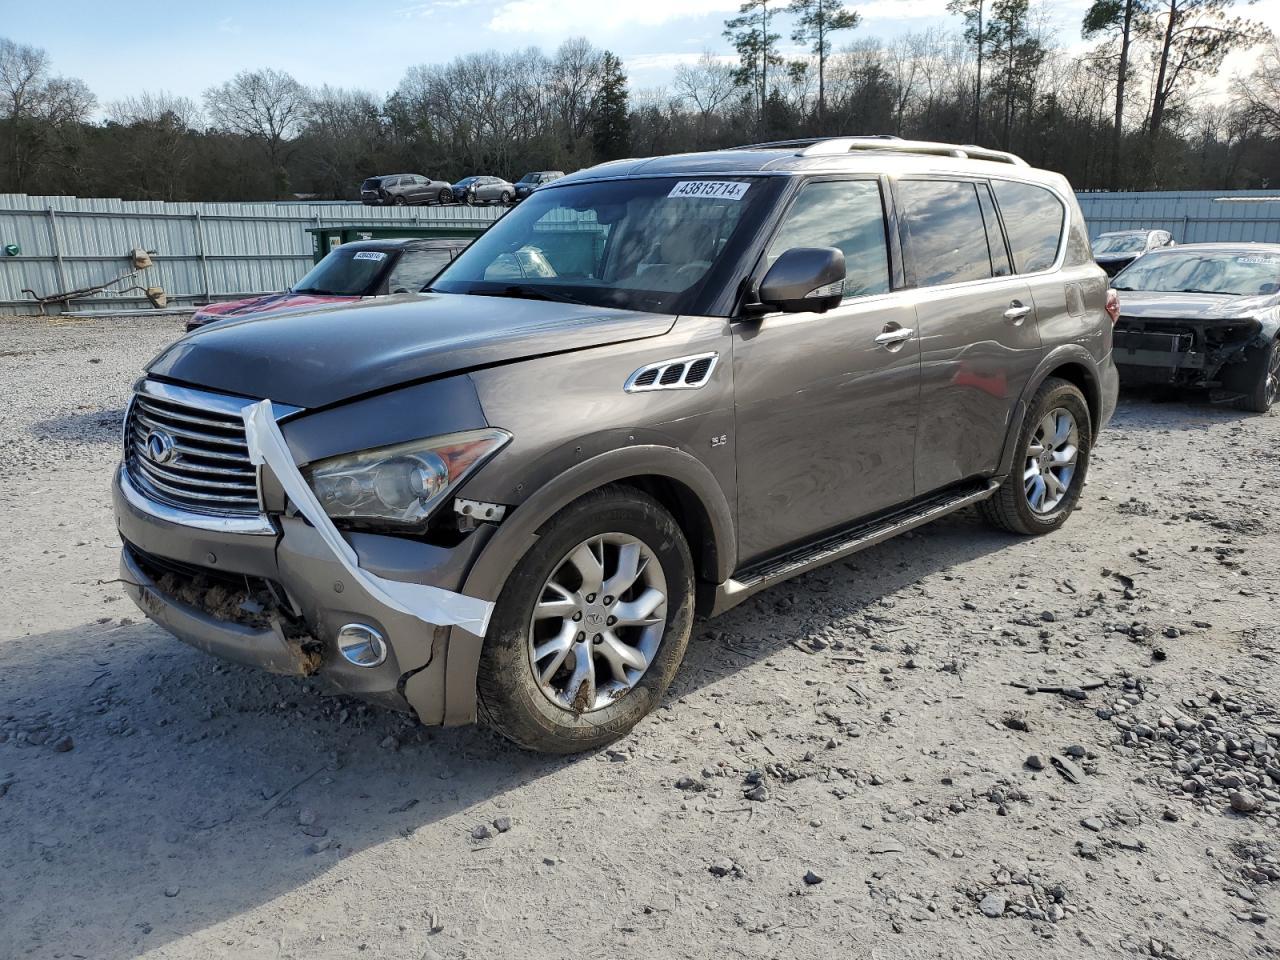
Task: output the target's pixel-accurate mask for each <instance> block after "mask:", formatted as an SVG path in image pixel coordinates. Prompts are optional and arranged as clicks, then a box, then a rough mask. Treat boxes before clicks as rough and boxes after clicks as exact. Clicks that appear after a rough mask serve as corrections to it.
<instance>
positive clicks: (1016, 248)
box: [992, 180, 1066, 273]
mask: <svg viewBox="0 0 1280 960" xmlns="http://www.w3.org/2000/svg"><path fill="white" fill-rule="evenodd" d="M992 186H993V187H994V188H995V191H996V202H997V203H998V204H1000V213H1001V214H1002V215H1003V217H1004V225H1005V229H1006V230H1007V231H1008V232H1009V247H1010V249H1012V250H1013V262H1014V264H1015V266H1016V267H1017V269H1018V272H1019V273H1037V272H1038V271H1040V270H1048V269H1049V268H1050V267H1052V266H1053V264H1054V261H1055V260H1057V259H1058V245H1059V243H1061V241H1062V228H1063V226H1064V220H1065V219H1066V209H1065V208H1064V207H1063V206H1062V201H1061V200H1059V199H1058V198H1057V197H1056V196H1054V194H1053V192H1052V191H1050V190H1046V189H1045V188H1044V187H1038V186H1036V185H1035V184H1031V183H1014V182H1013V181H1011V180H994V181H992Z"/></svg>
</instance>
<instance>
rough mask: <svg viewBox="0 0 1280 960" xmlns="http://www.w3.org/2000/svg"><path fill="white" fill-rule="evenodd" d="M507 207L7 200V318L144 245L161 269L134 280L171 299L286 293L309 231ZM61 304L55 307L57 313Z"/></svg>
mask: <svg viewBox="0 0 1280 960" xmlns="http://www.w3.org/2000/svg"><path fill="white" fill-rule="evenodd" d="M502 212H503V210H502V208H499V207H462V206H459V207H365V206H362V205H360V204H358V203H350V204H347V203H336V204H335V203H317V204H307V203H280V204H277V203H161V202H159V201H129V200H98V199H80V198H77V197H33V196H27V195H25V194H0V248H3V247H4V246H5V245H6V244H11V243H14V244H17V245H18V246H19V247H20V249H21V251H22V252H21V253H20V254H19V255H18V256H16V257H11V256H4V255H3V253H2V252H0V311H4V312H19V313H28V312H39V308H38V307H37V306H36V305H35V304H34V303H33V301H32V298H31V296H30V295H29V294H25V293H23V292H22V290H23V289H24V288H29V289H32V290H35V291H37V292H38V293H40V294H49V293H53V292H57V291H65V290H72V289H81V288H85V287H92V286H96V285H97V284H101V283H105V282H106V281H108V280H111V279H113V278H115V277H117V276H119V275H120V274H122V273H124V272H126V271H127V270H128V268H129V262H128V259H127V258H128V255H129V252H130V251H131V250H132V249H133V248H135V247H141V248H143V249H144V250H154V251H156V253H155V255H154V257H153V259H154V261H155V266H153V267H151V268H150V269H148V270H145V271H143V272H142V273H140V274H139V275H138V278H137V280H136V281H128V282H126V283H124V284H121V285H120V286H121V287H127V286H129V285H131V284H132V283H135V282H136V283H138V284H139V285H140V286H161V287H164V289H165V291H166V293H168V294H169V298H170V302H171V303H173V302H183V303H190V302H192V301H193V300H197V299H199V300H204V299H206V298H209V299H214V300H217V299H228V298H232V297H237V296H247V295H249V294H254V293H267V292H270V291H275V290H284V289H286V288H287V287H289V286H291V285H292V284H294V283H296V282H297V281H298V280H299V279H300V278H301V277H302V275H303V274H304V273H306V271H307V270H308V269H309V268H310V267H311V261H312V238H311V234H309V233H307V229H308V228H309V227H323V226H331V225H338V224H378V225H383V226H425V227H432V226H438V227H444V228H448V227H452V228H458V227H471V228H481V229H483V228H484V227H487V226H488V225H489V224H490V223H492V222H493V221H494V220H496V219H497V218H498V217H499V216H500V215H501V214H502ZM138 306H146V300H145V299H144V298H143V297H142V296H141V294H139V293H138V292H136V291H135V292H134V293H132V294H130V295H127V296H122V295H112V294H110V293H104V294H98V295H95V296H93V297H89V298H85V299H82V300H76V301H75V302H74V304H73V305H72V307H71V309H84V308H86V307H92V308H110V307H114V308H117V309H125V308H130V307H138ZM57 309H58V308H57V307H51V308H50V310H51V312H52V311H56V310H57Z"/></svg>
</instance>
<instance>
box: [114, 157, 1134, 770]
mask: <svg viewBox="0 0 1280 960" xmlns="http://www.w3.org/2000/svg"><path fill="white" fill-rule="evenodd" d="M513 254H519V255H522V256H523V255H527V258H526V259H527V260H528V262H529V263H530V264H535V265H537V267H538V269H537V271H536V275H534V276H523V277H522V278H519V279H517V278H516V277H515V276H513V269H515V267H518V266H520V265H521V264H523V262H524V261H523V260H522V259H521V256H517V257H514V258H513V256H512V255H513ZM542 264H546V265H547V266H549V268H550V270H551V274H550V275H545V272H544V268H543V267H542ZM1114 310H1115V303H1114V298H1113V297H1112V296H1111V295H1109V293H1108V289H1107V278H1106V276H1105V274H1104V273H1103V272H1102V270H1101V269H1099V268H1098V266H1097V265H1096V264H1095V263H1094V262H1093V258H1092V256H1091V255H1090V252H1089V244H1088V239H1087V234H1086V233H1085V228H1084V224H1083V221H1082V218H1081V215H1080V210H1079V207H1078V205H1077V204H1076V201H1075V198H1074V196H1073V194H1072V191H1071V189H1070V187H1069V186H1068V184H1067V182H1066V180H1065V179H1063V178H1062V177H1061V176H1059V175H1057V174H1054V173H1049V172H1046V171H1042V170H1036V169H1033V168H1031V167H1029V166H1027V165H1026V164H1025V163H1023V162H1022V161H1021V160H1019V159H1018V158H1016V157H1013V156H1012V155H1010V154H1006V153H1000V152H996V151H988V150H981V149H979V148H974V147H963V148H961V147H957V146H954V145H940V144H927V143H913V142H911V141H897V140H894V141H887V140H878V139H873V138H856V137H855V138H843V139H828V140H816V141H792V142H787V143H783V144H769V145H763V146H756V147H750V148H741V149H736V150H728V151H721V152H715V153H704V154H689V155H683V156H675V157H660V158H651V159H646V160H628V161H621V162H616V163H611V164H608V165H605V166H602V167H598V168H594V169H590V170H585V171H580V172H578V173H575V174H572V175H570V176H568V177H565V178H563V179H562V180H559V181H557V182H556V183H553V184H550V185H549V186H547V187H546V188H545V189H540V190H537V191H536V192H534V194H533V195H532V196H530V197H529V199H528V200H526V201H525V202H524V203H522V204H521V205H520V206H518V207H516V208H515V209H514V210H513V211H512V212H511V213H510V214H508V215H507V216H506V217H504V218H503V219H501V220H499V221H498V222H497V223H495V224H494V225H493V226H492V227H490V229H489V230H488V231H487V232H485V233H484V234H483V235H482V236H481V237H480V238H479V239H477V240H476V241H475V243H473V244H472V245H471V246H470V247H469V248H468V249H467V250H466V251H464V252H463V253H462V254H461V255H460V256H459V257H458V258H457V259H456V260H454V261H453V262H452V263H451V264H450V265H449V266H448V267H447V268H445V270H444V272H443V273H441V274H440V276H438V277H437V278H436V279H435V280H434V281H432V284H431V287H430V292H428V293H427V294H426V295H424V296H421V297H417V298H414V299H412V300H409V299H407V298H387V299H384V300H381V301H372V302H368V303H363V304H353V305H348V306H344V307H339V308H336V309H334V310H329V311H324V312H321V313H314V314H292V315H288V316H283V317H280V318H279V319H278V320H273V321H272V322H270V323H245V324H228V325H215V326H214V327H212V328H210V329H208V330H206V331H203V332H201V333H199V334H197V335H195V336H193V337H189V338H187V339H185V340H183V341H181V342H180V344H178V345H175V346H173V347H170V348H169V349H168V350H166V351H164V352H163V353H161V354H160V355H159V356H157V357H156V358H155V359H154V360H153V361H152V362H151V363H150V364H149V365H148V368H147V375H146V377H145V378H144V379H142V380H141V381H140V382H139V383H138V385H137V386H136V388H135V390H136V392H135V395H134V398H133V401H132V404H131V405H130V408H129V410H128V412H127V420H126V428H125V430H126V444H125V448H124V455H123V463H122V465H121V467H120V468H119V469H118V470H117V471H116V474H115V494H114V495H115V510H116V514H117V521H118V527H119V530H120V534H121V536H122V538H123V540H124V547H123V554H122V559H121V570H122V573H121V579H122V581H123V583H124V584H125V589H126V590H127V591H128V592H129V594H130V595H131V596H132V597H133V598H134V599H135V601H136V602H137V603H138V605H139V606H140V607H141V608H142V609H143V610H144V611H145V612H146V613H147V615H148V616H149V617H151V618H152V619H153V620H155V621H156V622H157V623H159V624H161V625H162V626H164V627H165V628H167V629H168V630H170V631H171V632H172V633H174V634H176V635H177V636H178V637H180V638H182V639H183V640H186V641H187V642H189V643H192V644H194V645H195V646H197V647H200V648H202V649H204V650H207V651H210V652H212V653H215V654H218V655H220V656H224V657H227V658H230V659H233V660H239V661H241V662H245V663H251V664H257V665H258V666H261V667H265V668H266V669H269V670H275V671H278V672H282V673H291V674H297V675H315V676H317V677H318V678H320V679H321V680H322V681H324V682H327V683H328V684H330V685H331V686H333V687H335V688H337V689H339V690H343V691H346V692H348V693H355V694H359V695H361V696H363V697H366V698H369V699H371V700H374V701H377V702H379V703H382V704H387V705H391V706H396V707H399V708H400V709H405V710H412V712H413V713H414V715H415V716H416V717H417V718H418V719H419V720H421V721H423V722H425V723H429V724H440V723H444V724H456V723H463V722H469V721H472V720H474V719H475V718H476V717H477V715H479V716H482V717H483V718H484V719H485V720H486V722H488V723H490V724H491V725H493V726H494V727H495V728H496V729H498V730H500V731H501V732H502V733H503V734H505V735H506V736H507V737H509V738H511V739H512V740H514V741H515V742H516V743H518V744H521V745H522V746H524V747H527V748H532V749H537V750H546V751H560V752H572V751H578V750H586V749H591V748H594V747H597V746H599V745H601V744H604V743H607V742H609V741H611V740H613V739H615V738H617V737H619V736H621V735H623V734H624V733H626V731H627V730H629V729H630V728H631V727H632V725H634V724H635V723H636V722H638V721H639V720H640V719H641V718H642V717H643V716H644V715H645V714H646V713H647V712H648V711H650V710H652V709H653V708H654V707H655V706H656V705H657V704H658V703H660V702H661V699H662V695H663V692H664V691H665V690H666V688H667V685H668V684H669V683H670V682H671V680H672V677H673V676H674V674H675V672H676V670H677V668H678V667H679V665H680V661H681V658H682V657H683V656H684V652H685V648H686V645H687V644H688V643H689V638H690V631H691V627H692V623H693V617H694V615H695V613H700V614H708V615H713V614H716V613H719V612H721V611H724V610H727V609H728V608H730V607H732V606H734V605H735V604H737V603H740V602H741V601H743V600H745V599H746V598H748V597H750V596H752V595H753V594H755V593H757V592H759V591H760V590H763V589H765V588H767V587H770V586H772V585H774V584H777V583H780V582H782V581H784V580H786V579H787V578H789V577H793V576H795V575H797V574H800V573H803V572H805V571H808V570H812V569H814V568H816V567H818V566H821V565H822V564H825V563H828V562H831V561H834V560H837V559H839V558H842V557H846V556H848V555H850V554H852V553H854V552H855V551H858V550H861V549H863V548H864V547H867V546H870V545H872V544H875V543H878V542H880V541H882V540H884V539H886V538H888V537H890V536H893V535H894V534H897V533H900V532H902V531H905V530H910V529H912V528H914V527H916V526H919V525H921V524H924V523H926V522H928V521H930V520H932V519H933V518H936V517H940V516H943V515H944V514H948V513H951V512H953V511H955V510H958V509H960V508H962V507H964V506H966V505H968V504H979V505H980V506H981V509H982V512H983V515H984V516H985V517H986V518H987V519H988V520H989V521H991V522H992V523H994V524H995V525H996V526H998V527H1000V528H1001V529H1003V530H1008V531H1013V532H1015V533H1018V534H1044V533H1048V532H1050V531H1053V530H1056V529H1058V528H1059V527H1061V526H1062V524H1063V523H1064V522H1065V521H1066V520H1067V518H1068V516H1069V515H1070V514H1071V512H1072V510H1073V509H1074V507H1075V505H1076V502H1077V500H1078V499H1079V497H1080V496H1081V495H1082V492H1083V491H1084V489H1085V486H1084V485H1085V480H1086V474H1087V472H1088V468H1089V462H1090V456H1091V453H1092V450H1093V445H1094V442H1095V438H1096V437H1097V436H1098V432H1099V431H1100V430H1101V429H1102V428H1103V426H1104V425H1105V424H1106V423H1107V421H1108V419H1109V418H1110V416H1111V414H1112V411H1113V408H1114V405H1115V396H1116V389H1117V378H1116V373H1115V368H1114V365H1113V364H1112V360H1111V325H1112V321H1113V316H1114Z"/></svg>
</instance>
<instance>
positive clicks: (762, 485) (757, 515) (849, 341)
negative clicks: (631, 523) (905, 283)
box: [733, 178, 920, 562]
mask: <svg viewBox="0 0 1280 960" xmlns="http://www.w3.org/2000/svg"><path fill="white" fill-rule="evenodd" d="M826 246H834V247H839V248H840V249H842V250H843V251H844V253H845V264H846V280H845V296H844V301H843V302H842V303H841V304H840V305H839V306H838V307H836V308H834V309H832V310H829V311H827V312H826V313H775V314H770V315H767V316H764V317H760V318H754V319H744V320H740V321H738V322H736V323H734V325H733V370H734V373H733V377H734V396H735V406H736V432H735V439H736V443H735V449H736V450H737V453H738V544H739V548H740V550H739V559H740V561H742V562H748V561H750V560H753V559H757V558H760V557H763V556H765V555H767V554H770V553H777V552H779V551H781V550H783V549H784V548H786V547H787V546H789V545H791V544H794V543H796V542H799V541H803V540H806V539H809V538H811V537H813V536H814V535H815V534H818V533H821V532H823V531H827V530H831V529H834V528H837V527H841V526H846V525H848V524H849V523H850V522H851V521H853V520H855V519H857V518H859V517H862V516H866V515H868V514H872V513H875V512H877V511H879V510H883V509H884V508H886V507H889V506H893V505H895V504H898V503H902V502H905V501H907V500H910V499H911V498H912V496H913V494H914V486H913V479H912V462H913V459H914V455H915V432H916V405H917V394H918V392H919V376H920V372H919V341H918V340H917V339H916V337H915V333H914V330H913V328H914V327H915V311H914V309H913V307H912V302H911V299H910V295H909V294H906V293H903V292H901V291H897V290H895V284H894V283H893V282H892V281H891V278H892V277H893V275H894V272H893V270H892V269H891V267H892V264H893V258H892V257H891V253H892V251H893V250H894V248H895V244H894V240H893V236H892V235H891V234H890V232H889V231H888V230H887V229H886V222H885V205H884V193H883V189H882V184H881V182H880V181H879V180H878V179H874V178H872V179H823V180H811V181H809V182H808V183H806V184H804V185H803V186H802V187H801V188H800V190H799V192H798V193H797V194H796V197H795V199H794V201H793V202H792V203H791V205H790V207H789V209H788V210H787V212H786V213H785V214H784V216H783V218H782V221H781V224H780V226H779V227H778V230H777V232H776V233H775V235H774V237H773V239H772V240H771V242H770V244H769V247H768V249H767V253H766V255H765V264H764V265H763V266H762V267H761V268H760V270H759V271H758V275H760V276H762V275H763V272H764V270H765V269H767V266H768V264H771V263H772V262H773V260H775V259H776V258H777V257H778V256H780V255H781V254H782V253H783V252H784V251H786V250H788V249H790V248H792V247H826ZM899 276H900V274H899ZM900 285H901V284H900V283H899V284H896V286H900Z"/></svg>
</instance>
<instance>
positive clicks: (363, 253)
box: [351, 250, 387, 260]
mask: <svg viewBox="0 0 1280 960" xmlns="http://www.w3.org/2000/svg"><path fill="white" fill-rule="evenodd" d="M351 259H352V260H385V259H387V255H386V254H385V253H379V252H378V251H377V250H357V251H356V253H355V254H353V255H352V257H351Z"/></svg>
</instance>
